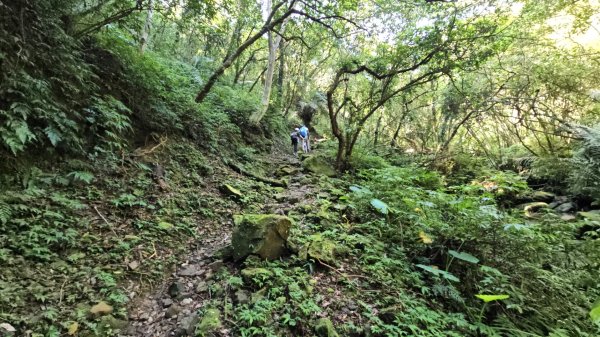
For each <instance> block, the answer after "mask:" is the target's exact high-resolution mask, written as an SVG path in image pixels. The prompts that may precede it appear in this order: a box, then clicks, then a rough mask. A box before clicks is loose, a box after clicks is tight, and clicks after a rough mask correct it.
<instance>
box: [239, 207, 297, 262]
mask: <svg viewBox="0 0 600 337" xmlns="http://www.w3.org/2000/svg"><path fill="white" fill-rule="evenodd" d="M233 222H234V224H235V229H234V231H233V237H232V239H231V245H232V247H233V259H234V260H235V261H239V260H241V259H243V258H245V257H247V256H248V255H251V254H256V255H258V256H260V257H261V258H263V259H268V260H273V259H276V258H278V257H280V256H282V255H283V254H285V253H286V252H287V247H286V246H287V245H286V243H287V238H288V235H289V233H290V228H291V227H292V219H290V218H288V217H286V216H283V215H276V214H245V215H235V216H234V217H233Z"/></svg>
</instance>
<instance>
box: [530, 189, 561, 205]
mask: <svg viewBox="0 0 600 337" xmlns="http://www.w3.org/2000/svg"><path fill="white" fill-rule="evenodd" d="M555 197H556V194H554V193H550V192H546V191H535V192H533V193H532V194H531V199H532V200H533V201H542V202H551V201H552V200H554V198H555Z"/></svg>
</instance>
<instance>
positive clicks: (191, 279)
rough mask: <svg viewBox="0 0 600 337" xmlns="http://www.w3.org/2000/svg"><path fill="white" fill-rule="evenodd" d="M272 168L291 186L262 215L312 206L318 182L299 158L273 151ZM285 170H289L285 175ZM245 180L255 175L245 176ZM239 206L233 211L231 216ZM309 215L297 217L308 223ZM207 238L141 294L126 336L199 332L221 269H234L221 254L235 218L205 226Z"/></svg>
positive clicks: (218, 291) (269, 158) (215, 292)
mask: <svg viewBox="0 0 600 337" xmlns="http://www.w3.org/2000/svg"><path fill="white" fill-rule="evenodd" d="M265 162H267V163H269V164H270V168H269V169H270V171H272V173H273V174H274V175H278V176H280V177H282V178H284V179H288V187H287V188H285V190H284V191H283V192H281V193H278V194H276V195H272V196H270V202H268V203H265V205H264V211H263V213H265V214H269V213H275V214H282V215H283V214H286V215H287V214H289V212H290V211H291V210H293V209H296V208H300V207H305V205H311V204H312V203H314V201H315V199H314V198H312V197H307V196H314V195H315V190H316V186H315V185H313V184H312V183H307V182H308V181H309V179H307V175H308V174H307V173H305V172H303V171H302V167H301V163H300V160H299V159H298V158H294V157H292V156H290V155H289V154H288V153H285V152H283V151H274V152H272V153H271V154H270V155H269V156H267V157H266V158H265ZM282 174H285V175H284V176H282ZM240 179H251V178H250V177H244V176H241V175H240ZM234 212H235V210H232V214H231V215H232V216H233V214H234ZM303 221H304V219H300V221H298V222H297V223H298V225H299V226H302V225H303ZM205 226H206V227H207V228H209V229H210V230H208V231H207V232H206V237H204V238H203V239H201V240H199V241H198V242H197V243H196V244H195V247H194V249H192V250H191V251H190V253H189V254H188V255H187V256H185V257H183V258H181V259H178V260H179V263H178V265H177V268H176V270H175V272H173V273H172V274H171V276H170V277H169V278H167V279H166V280H165V281H164V282H163V283H162V284H161V285H159V286H157V287H154V289H153V290H152V291H151V292H149V293H147V294H144V295H142V296H140V298H138V299H137V300H136V301H135V302H134V303H133V304H132V305H131V307H130V309H129V327H128V328H127V329H126V330H125V333H124V334H123V335H122V336H127V337H142V336H144V337H146V336H153V337H154V336H156V337H159V336H160V337H163V336H165V337H167V336H194V330H195V328H196V326H197V325H198V323H199V319H200V318H199V315H198V310H199V309H202V308H204V307H205V306H206V304H207V303H208V301H210V300H211V298H213V297H215V296H222V295H223V293H222V292H223V291H227V290H223V289H222V288H220V289H219V288H214V287H212V285H213V280H214V279H215V277H216V274H217V272H218V271H219V270H221V269H222V268H227V269H229V270H230V271H231V270H233V269H235V268H236V266H235V265H234V263H233V262H231V261H228V262H224V261H223V259H222V256H221V252H222V250H223V249H225V248H226V247H227V246H228V245H229V244H230V243H231V235H232V228H233V221H232V220H228V223H227V224H225V226H218V225H217V226H214V224H213V225H205ZM220 334H221V336H231V333H230V331H229V329H227V328H223V329H221V331H220Z"/></svg>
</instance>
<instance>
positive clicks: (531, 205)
mask: <svg viewBox="0 0 600 337" xmlns="http://www.w3.org/2000/svg"><path fill="white" fill-rule="evenodd" d="M518 208H519V209H522V210H524V211H525V212H537V211H539V210H540V209H542V208H548V204H547V203H545V202H541V201H538V202H528V203H526V204H521V205H519V206H518Z"/></svg>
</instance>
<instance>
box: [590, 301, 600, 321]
mask: <svg viewBox="0 0 600 337" xmlns="http://www.w3.org/2000/svg"><path fill="white" fill-rule="evenodd" d="M590 318H591V319H592V322H594V323H596V324H600V300H597V301H596V303H594V305H593V306H592V310H590Z"/></svg>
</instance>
